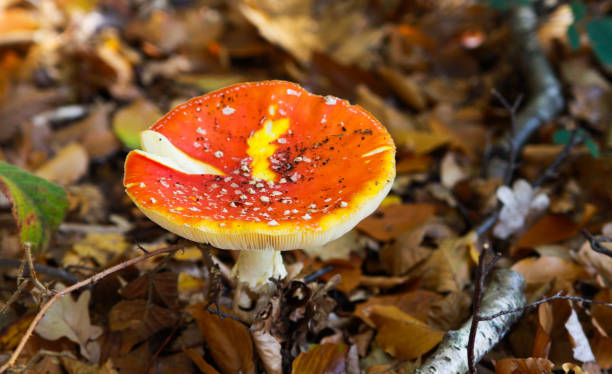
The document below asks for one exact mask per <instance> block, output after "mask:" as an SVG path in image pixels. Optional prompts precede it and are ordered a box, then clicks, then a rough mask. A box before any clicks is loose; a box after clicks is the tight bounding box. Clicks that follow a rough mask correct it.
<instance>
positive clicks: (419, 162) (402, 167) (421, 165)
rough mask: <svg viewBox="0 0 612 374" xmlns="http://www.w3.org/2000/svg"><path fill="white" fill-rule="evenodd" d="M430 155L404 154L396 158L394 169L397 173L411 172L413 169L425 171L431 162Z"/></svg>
mask: <svg viewBox="0 0 612 374" xmlns="http://www.w3.org/2000/svg"><path fill="white" fill-rule="evenodd" d="M432 160H433V159H432V158H431V156H427V155H413V154H411V155H406V156H405V157H402V158H401V159H400V160H398V162H397V165H396V169H397V173H398V174H406V173H412V172H415V171H427V170H428V169H429V167H430V165H431V162H432Z"/></svg>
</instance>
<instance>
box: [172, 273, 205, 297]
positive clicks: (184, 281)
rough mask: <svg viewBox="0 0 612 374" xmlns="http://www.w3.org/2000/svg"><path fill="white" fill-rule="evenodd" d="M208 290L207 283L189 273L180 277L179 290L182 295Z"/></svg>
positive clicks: (180, 274)
mask: <svg viewBox="0 0 612 374" xmlns="http://www.w3.org/2000/svg"><path fill="white" fill-rule="evenodd" d="M205 288H206V281H205V280H204V279H202V278H200V277H194V276H193V275H191V274H189V273H187V272H180V273H179V275H178V283H177V290H178V292H179V293H180V294H183V293H187V294H191V293H196V292H203V291H204V289H205Z"/></svg>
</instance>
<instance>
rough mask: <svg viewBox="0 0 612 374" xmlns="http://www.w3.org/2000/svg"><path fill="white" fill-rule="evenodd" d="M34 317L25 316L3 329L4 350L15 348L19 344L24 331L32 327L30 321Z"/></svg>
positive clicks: (1, 345)
mask: <svg viewBox="0 0 612 374" xmlns="http://www.w3.org/2000/svg"><path fill="white" fill-rule="evenodd" d="M33 319H34V316H33V315H29V316H24V317H21V318H19V319H18V320H17V321H15V322H13V323H11V324H10V325H9V326H7V327H6V328H4V329H2V334H1V335H0V349H2V350H3V351H10V350H13V348H15V347H16V346H17V344H19V340H21V337H22V336H23V333H24V332H25V331H26V330H27V329H28V327H30V322H32V320H33Z"/></svg>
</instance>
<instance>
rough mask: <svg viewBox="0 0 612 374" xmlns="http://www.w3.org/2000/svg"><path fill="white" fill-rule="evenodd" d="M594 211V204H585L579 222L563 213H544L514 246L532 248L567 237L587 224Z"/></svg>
mask: <svg viewBox="0 0 612 374" xmlns="http://www.w3.org/2000/svg"><path fill="white" fill-rule="evenodd" d="M596 211H597V209H596V208H595V206H593V205H590V204H588V205H586V207H585V209H584V214H583V216H582V219H581V220H580V221H579V222H574V221H572V220H571V218H570V217H569V216H567V215H565V214H549V215H545V216H544V217H542V218H540V220H538V221H537V222H536V223H535V224H534V225H533V226H532V227H531V228H530V229H529V230H527V232H525V233H524V234H523V235H522V236H521V238H520V239H519V241H518V243H517V244H516V248H525V247H531V248H532V247H537V246H539V245H543V244H550V243H556V242H560V241H562V240H566V239H569V238H571V237H573V236H574V235H576V234H577V233H578V231H580V229H581V228H582V227H583V226H584V225H586V224H587V222H588V221H589V220H590V219H591V217H593V215H594V214H595V212H596Z"/></svg>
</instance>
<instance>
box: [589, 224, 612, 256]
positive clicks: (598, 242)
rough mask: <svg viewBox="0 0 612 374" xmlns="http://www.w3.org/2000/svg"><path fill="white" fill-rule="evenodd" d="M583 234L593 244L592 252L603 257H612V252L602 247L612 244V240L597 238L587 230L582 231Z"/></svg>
mask: <svg viewBox="0 0 612 374" xmlns="http://www.w3.org/2000/svg"><path fill="white" fill-rule="evenodd" d="M582 234H583V235H584V236H586V238H587V240H588V241H589V243H590V244H591V249H592V250H594V251H595V252H597V253H601V254H602V255H606V256H608V257H612V250H609V249H608V248H606V247H604V246H603V245H601V243H607V242H612V238H606V237H603V238H596V237H594V236H593V235H592V234H591V233H590V232H589V231H588V230H587V229H582Z"/></svg>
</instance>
